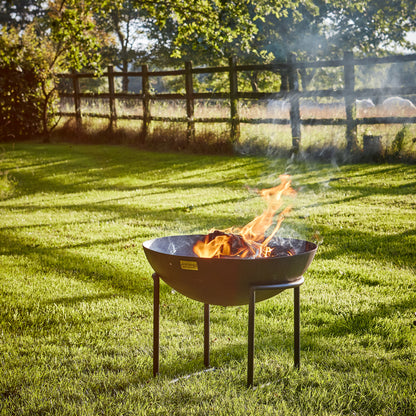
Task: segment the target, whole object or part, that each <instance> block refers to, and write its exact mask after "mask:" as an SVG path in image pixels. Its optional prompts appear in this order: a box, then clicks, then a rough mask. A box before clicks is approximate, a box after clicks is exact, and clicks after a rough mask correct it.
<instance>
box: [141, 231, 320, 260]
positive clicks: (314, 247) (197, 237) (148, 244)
mask: <svg viewBox="0 0 416 416" xmlns="http://www.w3.org/2000/svg"><path fill="white" fill-rule="evenodd" d="M205 236H206V234H177V235H169V236H164V237H155V238H152V239H149V240H146V241H144V242H143V243H142V246H143V248H145V249H147V250H151V251H155V252H157V253H160V254H166V255H169V256H177V257H181V258H189V259H198V261H211V262H212V261H213V260H221V261H256V262H258V261H271V260H275V259H276V258H285V257H293V256H297V255H300V254H307V253H311V252H314V251H316V250H317V248H318V245H317V244H316V243H313V242H311V241H308V240H302V239H299V238H291V237H278V238H279V239H281V240H283V241H285V242H290V241H293V242H297V243H298V244H303V245H304V246H307V245H309V246H310V248H309V249H308V250H306V249H305V250H303V251H302V252H300V253H298V252H296V253H295V254H293V255H290V256H270V257H240V256H221V257H199V256H198V255H196V254H195V253H194V252H192V255H190V254H189V253H188V254H179V253H170V252H168V251H167V250H166V251H159V250H156V249H152V244H153V242H155V241H161V240H169V239H179V238H189V237H192V238H195V242H196V241H198V240H200V241H202V240H203V239H204V238H205Z"/></svg>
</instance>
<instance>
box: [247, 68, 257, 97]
mask: <svg viewBox="0 0 416 416" xmlns="http://www.w3.org/2000/svg"><path fill="white" fill-rule="evenodd" d="M248 77H249V80H250V84H251V89H252V91H253V92H259V78H258V72H257V71H253V72H250V73H249V75H248Z"/></svg>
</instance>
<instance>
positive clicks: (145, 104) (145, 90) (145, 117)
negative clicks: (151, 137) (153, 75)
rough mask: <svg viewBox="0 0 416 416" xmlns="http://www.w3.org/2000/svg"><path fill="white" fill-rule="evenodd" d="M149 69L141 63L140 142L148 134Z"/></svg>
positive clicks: (143, 140)
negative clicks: (141, 116)
mask: <svg viewBox="0 0 416 416" xmlns="http://www.w3.org/2000/svg"><path fill="white" fill-rule="evenodd" d="M148 72H149V70H148V67H147V65H146V64H144V65H142V94H143V98H142V105H143V124H142V131H141V134H140V142H141V143H144V142H145V141H146V138H147V135H148V134H149V124H150V84H149V74H148Z"/></svg>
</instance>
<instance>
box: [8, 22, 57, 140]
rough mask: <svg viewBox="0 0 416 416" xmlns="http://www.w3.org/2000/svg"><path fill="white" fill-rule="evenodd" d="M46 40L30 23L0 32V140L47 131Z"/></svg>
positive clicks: (50, 96)
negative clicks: (37, 34) (23, 28)
mask: <svg viewBox="0 0 416 416" xmlns="http://www.w3.org/2000/svg"><path fill="white" fill-rule="evenodd" d="M48 54H50V48H49V47H48V44H47V42H45V41H42V40H40V39H39V38H38V37H37V36H36V32H35V29H34V27H33V26H28V27H27V28H26V29H25V30H24V31H23V32H21V33H19V32H18V30H17V29H15V28H9V29H7V28H3V29H2V31H1V32H0V108H1V112H0V140H3V141H4V140H8V139H20V138H24V137H27V136H33V135H38V134H48V132H49V131H50V129H51V127H52V126H53V123H54V117H53V115H54V110H53V105H51V104H52V103H53V100H54V98H55V97H56V95H55V91H56V88H55V82H54V76H53V74H52V73H51V71H50V70H49V65H48Z"/></svg>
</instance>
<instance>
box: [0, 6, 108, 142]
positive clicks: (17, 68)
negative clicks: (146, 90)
mask: <svg viewBox="0 0 416 416" xmlns="http://www.w3.org/2000/svg"><path fill="white" fill-rule="evenodd" d="M104 39H105V36H103V35H102V34H101V33H99V32H97V30H96V26H95V22H94V20H93V3H88V2H87V1H84V2H82V3H80V2H77V1H75V0H67V1H65V0H58V1H54V2H49V5H48V9H47V10H46V13H44V15H43V16H42V17H38V18H36V17H35V18H34V19H33V21H32V23H31V24H29V25H26V26H24V28H23V29H18V28H16V27H14V26H13V25H10V26H5V27H3V28H2V31H1V46H2V47H1V48H0V69H1V74H3V75H2V83H1V89H0V92H1V98H2V100H1V103H0V104H1V110H2V118H3V119H4V120H3V121H4V125H5V126H7V131H5V132H3V133H2V134H3V136H4V135H5V136H10V135H12V136H15V137H16V136H21V135H22V134H27V133H28V132H29V133H41V134H42V135H44V136H45V137H47V136H48V134H49V132H50V131H51V129H52V128H53V127H54V125H55V121H54V116H55V114H56V111H55V106H54V104H55V103H56V97H57V86H58V79H57V74H58V73H59V72H63V71H68V70H79V69H81V68H83V67H90V68H91V69H93V70H96V71H98V70H99V62H100V55H99V53H98V49H99V47H100V46H101V44H100V41H102V40H104ZM27 80H29V81H30V82H27ZM19 111H21V112H22V113H19Z"/></svg>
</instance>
